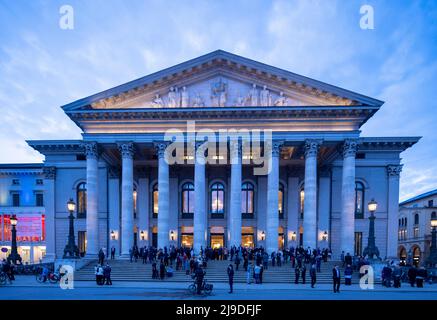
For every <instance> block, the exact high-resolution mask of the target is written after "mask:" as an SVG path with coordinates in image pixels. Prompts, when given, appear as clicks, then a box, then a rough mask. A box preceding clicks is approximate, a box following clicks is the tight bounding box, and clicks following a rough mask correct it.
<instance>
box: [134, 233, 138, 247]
mask: <svg viewBox="0 0 437 320" xmlns="http://www.w3.org/2000/svg"><path fill="white" fill-rule="evenodd" d="M134 246H136V247H137V246H138V233H137V232H134Z"/></svg>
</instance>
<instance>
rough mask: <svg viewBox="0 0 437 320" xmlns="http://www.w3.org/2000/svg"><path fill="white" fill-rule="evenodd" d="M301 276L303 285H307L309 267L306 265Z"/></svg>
mask: <svg viewBox="0 0 437 320" xmlns="http://www.w3.org/2000/svg"><path fill="white" fill-rule="evenodd" d="M301 275H302V283H303V284H305V283H306V275H307V267H306V266H305V264H304V265H303V266H302V271H301Z"/></svg>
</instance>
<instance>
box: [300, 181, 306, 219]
mask: <svg viewBox="0 0 437 320" xmlns="http://www.w3.org/2000/svg"><path fill="white" fill-rule="evenodd" d="M304 204H305V190H304V188H303V187H302V189H300V192H299V209H300V218H301V219H303V212H304Z"/></svg>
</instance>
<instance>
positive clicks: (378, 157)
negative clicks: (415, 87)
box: [0, 50, 419, 260]
mask: <svg viewBox="0 0 437 320" xmlns="http://www.w3.org/2000/svg"><path fill="white" fill-rule="evenodd" d="M382 104H383V102H382V101H379V100H377V99H373V98H370V97H367V96H364V95H361V94H358V93H355V92H351V91H348V90H345V89H342V88H338V87H335V86H332V85H329V84H326V83H323V82H320V81H316V80H313V79H310V78H307V77H303V76H300V75H297V74H294V73H291V72H288V71H285V70H282V69H278V68H275V67H273V66H269V65H266V64H263V63H259V62H256V61H253V60H250V59H247V58H244V57H241V56H237V55H234V54H231V53H228V52H224V51H221V50H219V51H214V52H212V53H209V54H206V55H204V56H201V57H198V58H195V59H193V60H189V61H187V62H184V63H181V64H179V65H176V66H173V67H170V68H168V69H165V70H162V71H159V72H156V73H153V74H151V75H148V76H145V77H143V78H140V79H137V80H134V81H131V82H129V83H126V84H123V85H120V86H117V87H115V88H112V89H109V90H106V91H103V92H100V93H97V94H95V95H92V96H90V97H86V98H83V99H80V100H77V101H74V102H72V103H70V104H67V105H65V106H63V107H62V109H63V110H64V112H65V113H66V114H67V115H68V117H70V119H71V120H72V121H74V123H75V124H76V125H77V126H79V127H80V128H81V129H82V130H83V135H82V139H81V140H55V141H34V140H31V141H28V144H29V145H30V146H31V147H32V148H34V149H35V150H37V151H38V152H40V153H41V154H43V155H44V157H45V160H44V162H43V163H42V164H32V165H19V164H14V165H12V164H10V165H1V166H0V188H1V189H0V194H1V196H0V205H1V207H0V214H1V218H2V219H1V224H2V229H1V231H2V232H1V235H0V237H1V238H0V241H2V242H1V245H2V247H3V248H6V249H4V250H3V251H6V250H7V249H8V248H9V246H10V225H9V224H10V220H9V219H10V217H11V215H14V214H15V215H16V216H17V218H18V224H17V230H18V233H17V235H18V245H19V248H20V249H19V250H20V252H21V253H22V255H24V256H25V258H26V259H27V260H37V259H40V258H41V257H42V256H44V257H45V259H46V260H51V259H54V258H59V257H62V255H63V250H64V247H65V245H66V243H67V236H68V211H67V207H66V203H67V201H68V200H69V199H70V198H73V199H74V201H75V202H76V205H77V208H76V213H75V216H76V220H75V235H76V241H77V243H78V246H79V250H80V252H81V253H82V254H83V255H84V256H88V257H93V256H95V255H96V254H97V253H98V251H99V249H100V248H104V250H109V248H111V247H112V246H114V247H115V248H116V250H117V255H118V254H120V255H122V256H123V255H127V254H128V253H129V249H130V248H131V247H132V246H133V245H134V244H137V245H138V246H143V245H154V246H157V247H160V248H162V247H164V246H169V245H177V246H189V247H193V248H194V250H195V251H197V252H198V251H199V250H200V248H201V247H203V248H205V247H206V246H212V247H220V246H226V247H230V246H231V245H240V244H241V245H243V246H248V247H253V246H263V247H264V248H266V249H267V250H268V251H269V252H271V251H274V250H278V248H282V247H284V246H297V245H303V246H305V247H307V246H310V247H312V248H315V247H321V248H325V247H330V248H331V249H332V250H333V254H334V255H337V256H338V255H339V254H340V253H341V251H345V252H350V253H357V254H360V253H362V251H363V249H364V247H365V246H366V243H367V235H368V219H367V218H368V216H369V212H368V211H367V203H368V202H369V201H370V200H371V199H375V200H376V201H377V202H378V209H377V211H376V244H377V246H378V248H379V250H380V253H381V256H382V257H385V256H388V257H395V256H396V255H397V231H398V201H399V175H400V173H401V168H402V164H401V163H400V154H401V152H402V151H404V150H405V149H407V148H409V147H411V146H412V145H413V144H415V143H416V142H417V141H418V140H419V138H418V137H361V136H360V127H361V126H362V125H363V124H364V123H366V121H368V120H369V119H370V118H371V117H372V116H373V115H374V114H375V113H376V112H377V111H378V110H379V108H380V107H381V106H382ZM169 132H170V134H169ZM220 132H228V133H230V132H231V133H233V135H231V134H229V135H227V136H226V135H224V136H225V138H224V139H223V137H222V138H221V139H217V143H214V146H217V145H219V142H221V143H220V146H219V147H218V148H217V150H218V151H217V152H216V153H213V152H212V144H213V143H212V142H211V141H213V140H214V139H213V138H214V136H219V133H220ZM171 133H178V134H174V135H173V136H172V134H171ZM169 137H170V138H169ZM193 137H194V140H193ZM232 137H234V138H232ZM228 138H229V139H228ZM270 138H271V139H270ZM204 140H205V141H207V143H203V144H202V141H204ZM247 140H249V147H247V144H246V142H247ZM232 141H233V142H236V141H237V143H234V144H232V143H231V142H232ZM238 141H239V142H238ZM254 142H259V145H258V147H255V146H254V145H255V143H254ZM251 144H253V145H252V147H251ZM175 145H176V146H179V148H175V149H173V150H169V149H170V148H171V147H174V146H175ZM188 145H194V148H189V147H188ZM205 145H206V146H207V148H205ZM180 146H186V148H182V153H181V152H180V150H181V148H180ZM202 148H203V149H202ZM193 149H194V151H193ZM206 149H207V150H206ZM205 151H206V152H205ZM175 154H176V155H175ZM260 156H263V157H264V159H265V160H266V161H265V163H267V164H268V165H267V167H268V170H267V171H265V172H262V171H263V170H258V171H257V170H256V169H259V168H260V167H263V163H260V162H259V161H258V160H259V157H260ZM169 157H170V158H171V157H173V158H172V159H173V160H174V159H178V161H169ZM206 157H208V159H209V160H210V161H207V162H206V163H205V161H204V162H202V161H198V158H199V159H200V158H203V159H205V158H206ZM213 160H215V161H213ZM265 163H264V164H265ZM2 254H5V253H2Z"/></svg>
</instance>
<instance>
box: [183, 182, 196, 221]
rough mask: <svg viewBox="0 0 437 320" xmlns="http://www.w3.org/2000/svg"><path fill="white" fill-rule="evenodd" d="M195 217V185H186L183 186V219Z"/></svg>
mask: <svg viewBox="0 0 437 320" xmlns="http://www.w3.org/2000/svg"><path fill="white" fill-rule="evenodd" d="M193 215H194V184H192V183H191V182H187V183H184V184H183V186H182V217H183V218H186V219H190V218H192V217H193Z"/></svg>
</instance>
